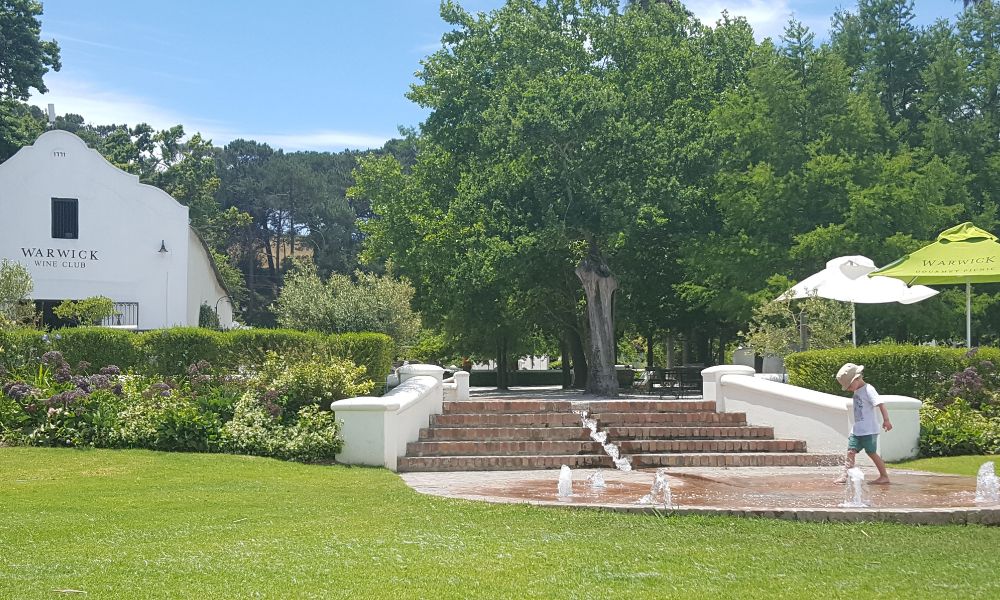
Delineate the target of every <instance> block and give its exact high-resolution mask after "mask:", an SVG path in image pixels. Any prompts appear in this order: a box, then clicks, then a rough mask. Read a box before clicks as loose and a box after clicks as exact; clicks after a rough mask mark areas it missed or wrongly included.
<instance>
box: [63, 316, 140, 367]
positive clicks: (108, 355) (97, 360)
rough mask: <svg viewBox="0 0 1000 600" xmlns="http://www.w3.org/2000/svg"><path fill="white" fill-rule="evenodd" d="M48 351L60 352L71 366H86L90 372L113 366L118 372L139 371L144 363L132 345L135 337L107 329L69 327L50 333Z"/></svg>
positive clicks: (135, 346) (120, 330) (129, 333)
mask: <svg viewBox="0 0 1000 600" xmlns="http://www.w3.org/2000/svg"><path fill="white" fill-rule="evenodd" d="M49 339H50V340H51V341H52V348H53V349H55V350H58V351H60V352H62V354H63V358H65V359H66V362H68V363H69V364H71V365H77V364H79V363H80V362H81V361H83V362H88V363H90V365H91V367H92V370H95V371H96V370H98V369H100V368H101V367H106V366H108V365H115V366H117V367H119V368H121V369H122V370H126V371H127V370H141V368H142V367H143V366H144V365H145V360H144V358H143V356H142V354H140V352H139V349H138V347H137V345H136V334H135V333H132V332H130V331H125V330H122V329H109V328H107V327H70V328H66V329H59V330H57V331H55V332H53V333H52V334H51V335H50V338H49Z"/></svg>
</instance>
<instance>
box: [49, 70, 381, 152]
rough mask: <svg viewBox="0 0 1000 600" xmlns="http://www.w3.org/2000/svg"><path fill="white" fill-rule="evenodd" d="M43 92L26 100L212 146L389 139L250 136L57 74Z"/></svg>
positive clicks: (305, 145)
mask: <svg viewBox="0 0 1000 600" xmlns="http://www.w3.org/2000/svg"><path fill="white" fill-rule="evenodd" d="M45 84H46V85H47V86H48V88H49V91H48V93H46V94H42V95H38V94H36V95H34V96H32V98H31V100H30V102H31V103H32V104H35V105H38V106H41V107H42V108H43V109H44V108H45V105H46V104H49V103H51V104H55V107H56V113H57V114H66V113H76V114H78V115H82V116H83V118H84V119H86V120H87V122H88V123H93V124H96V125H110V124H128V125H136V124H137V123H148V124H150V125H152V126H153V127H154V128H156V129H165V128H168V127H173V126H174V125H177V124H180V125H183V126H184V131H185V132H186V133H187V134H189V135H190V134H193V133H201V135H202V137H205V138H208V139H211V140H212V143H214V144H215V145H216V146H223V145H225V144H227V143H229V142H231V141H232V140H235V139H238V138H243V139H248V140H256V141H259V142H266V143H268V144H270V145H271V146H273V147H275V148H282V149H284V150H286V151H295V150H317V151H324V150H331V151H336V150H342V149H344V148H355V149H367V148H379V147H381V146H382V145H383V144H384V143H385V142H386V141H387V140H389V139H390V138H392V137H393V136H392V135H384V136H383V135H370V134H365V133H354V132H347V131H336V130H323V131H314V132H306V133H252V132H248V131H240V130H239V129H238V128H236V127H233V126H231V125H229V124H227V123H224V122H221V121H217V120H212V119H204V118H198V117H192V116H190V115H185V114H182V113H180V112H178V111H175V110H171V109H169V108H164V107H162V106H159V105H158V104H156V103H155V102H153V101H151V100H149V99H147V98H143V97H140V96H136V95H132V94H129V93H127V92H121V91H117V90H112V89H108V88H105V87H102V86H98V85H95V84H93V83H90V82H87V81H83V80H79V79H74V78H72V77H69V76H66V75H64V74H62V73H50V74H49V75H48V76H47V77H46V78H45Z"/></svg>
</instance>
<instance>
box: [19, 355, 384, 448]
mask: <svg viewBox="0 0 1000 600" xmlns="http://www.w3.org/2000/svg"><path fill="white" fill-rule="evenodd" d="M94 371H95V370H94V369H93V368H92V367H91V365H89V364H87V363H86V362H83V361H81V362H80V363H78V364H77V365H76V366H75V367H72V366H71V365H70V364H69V362H67V361H66V359H65V357H64V356H63V355H62V354H61V353H60V352H58V351H48V352H45V353H44V354H43V355H42V356H41V358H40V359H39V367H38V368H37V370H34V371H31V372H30V373H27V372H25V371H24V370H22V372H21V374H19V375H18V376H14V377H10V378H9V379H7V380H6V381H2V385H0V443H3V444H28V445H39V446H97V447H108V448H115V447H118V448H121V447H125V448H149V449H154V450H168V451H182V452H218V451H223V452H234V453H241V454H256V455H261V456H273V457H275V458H283V459H287V460H299V461H324V460H333V458H334V455H335V454H336V453H337V452H338V451H339V450H340V448H341V445H342V443H343V442H342V440H341V438H340V436H339V428H338V424H337V422H336V420H335V418H334V415H333V413H331V412H330V411H329V404H330V402H332V401H334V400H337V399H340V398H345V397H348V396H353V395H361V394H365V393H368V392H369V391H371V389H372V387H373V385H374V384H373V383H372V382H371V381H366V380H364V379H363V377H364V373H365V369H364V367H356V366H355V365H354V364H353V363H351V362H350V361H342V360H338V359H332V358H321V357H318V356H311V357H309V358H301V359H298V360H295V361H292V362H286V361H285V359H284V358H282V357H280V356H278V355H277V354H274V353H273V352H272V353H268V354H267V355H266V359H265V361H264V364H263V365H262V366H261V367H260V368H259V370H257V371H250V370H247V369H241V370H240V371H239V372H237V373H236V374H218V373H215V372H214V371H213V369H212V365H211V364H209V363H208V362H206V361H204V360H200V361H198V362H196V363H194V364H192V365H190V366H188V367H187V369H186V370H185V371H184V374H183V375H182V376H175V377H150V376H143V375H137V374H135V373H122V371H121V369H120V368H118V367H117V366H114V365H111V366H106V367H103V368H101V369H98V370H96V372H94ZM88 373H89V374H88Z"/></svg>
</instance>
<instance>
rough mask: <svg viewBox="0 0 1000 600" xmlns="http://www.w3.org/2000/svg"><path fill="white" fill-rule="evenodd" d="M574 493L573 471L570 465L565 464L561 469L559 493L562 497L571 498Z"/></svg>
mask: <svg viewBox="0 0 1000 600" xmlns="http://www.w3.org/2000/svg"><path fill="white" fill-rule="evenodd" d="M572 495H573V471H571V470H570V468H569V466H567V465H563V466H562V468H561V469H559V493H558V496H559V497H560V498H569V497H570V496H572Z"/></svg>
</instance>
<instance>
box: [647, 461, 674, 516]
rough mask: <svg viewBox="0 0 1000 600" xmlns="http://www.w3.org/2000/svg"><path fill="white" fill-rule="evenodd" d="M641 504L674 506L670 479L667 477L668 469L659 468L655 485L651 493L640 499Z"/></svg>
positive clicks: (664, 506)
mask: <svg viewBox="0 0 1000 600" xmlns="http://www.w3.org/2000/svg"><path fill="white" fill-rule="evenodd" d="M639 504H662V505H663V508H672V507H673V505H674V502H673V497H672V495H671V492H670V481H669V480H668V479H667V470H666V469H657V470H656V477H655V478H654V479H653V486H652V487H651V488H650V489H649V493H648V494H646V495H645V496H643V497H642V498H640V499H639Z"/></svg>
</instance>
